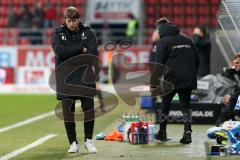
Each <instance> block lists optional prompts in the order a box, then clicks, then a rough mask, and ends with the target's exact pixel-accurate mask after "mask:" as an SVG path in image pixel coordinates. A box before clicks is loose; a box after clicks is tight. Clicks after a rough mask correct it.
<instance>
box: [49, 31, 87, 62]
mask: <svg viewBox="0 0 240 160" xmlns="http://www.w3.org/2000/svg"><path fill="white" fill-rule="evenodd" d="M52 48H53V50H54V53H55V55H56V56H57V57H58V58H60V59H61V60H66V59H68V58H70V57H73V56H76V55H78V54H80V53H82V51H83V46H82V45H81V43H75V44H71V45H63V43H62V41H61V40H60V35H59V34H58V33H57V32H54V33H53V35H52Z"/></svg>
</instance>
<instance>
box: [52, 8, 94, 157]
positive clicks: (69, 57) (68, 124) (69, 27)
mask: <svg viewBox="0 0 240 160" xmlns="http://www.w3.org/2000/svg"><path fill="white" fill-rule="evenodd" d="M64 16H65V23H64V24H63V25H62V26H60V27H59V28H57V29H56V30H55V32H54V33H53V35H52V48H53V50H54V53H55V59H56V83H57V99H58V100H61V102H62V109H63V118H64V125H65V128H66V132H67V136H68V140H69V143H70V148H69V150H68V152H69V153H77V152H78V151H79V146H78V141H77V139H76V129H75V127H76V124H75V119H74V113H75V101H76V100H81V107H82V110H83V112H84V134H85V143H84V146H85V148H86V149H87V150H88V152H90V153H96V152H97V150H96V148H95V147H94V145H93V143H92V135H93V129H94V122H95V116H94V100H93V97H94V94H92V95H91V94H87V95H86V96H85V95H76V94H69V92H67V91H66V93H64V92H65V91H64V87H66V84H67V85H72V86H75V88H76V89H77V87H78V86H85V87H86V91H87V88H88V87H89V88H92V89H95V88H96V84H95V81H94V79H93V78H92V81H90V82H91V83H90V82H87V81H88V80H89V78H87V79H86V81H84V78H86V77H85V76H86V74H85V73H88V72H94V68H92V66H91V67H89V68H88V67H86V66H81V64H79V66H77V67H76V68H75V70H73V71H72V72H70V73H69V75H65V77H61V74H62V73H63V70H64V69H65V68H64V67H63V70H59V69H58V68H60V67H62V66H64V65H65V66H67V65H66V63H68V64H69V61H74V59H77V58H78V56H79V55H86V56H88V55H92V56H93V57H94V56H95V57H97V56H98V43H97V39H96V36H95V34H94V32H93V31H92V30H91V28H90V27H87V26H84V25H83V24H82V23H81V22H80V14H79V11H78V10H77V9H76V8H75V7H68V8H66V10H65V12H64ZM83 58H84V57H83ZM72 65H76V64H72ZM70 66H71V64H70ZM68 67H69V66H68ZM86 70H87V72H86ZM62 79H64V84H62V83H60V82H61V80H62ZM66 90H67V89H66ZM86 113H87V114H88V115H86ZM86 117H88V118H86Z"/></svg>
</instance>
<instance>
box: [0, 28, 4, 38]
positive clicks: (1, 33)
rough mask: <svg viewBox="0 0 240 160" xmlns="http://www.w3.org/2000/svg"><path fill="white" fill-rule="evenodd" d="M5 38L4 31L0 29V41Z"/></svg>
mask: <svg viewBox="0 0 240 160" xmlns="http://www.w3.org/2000/svg"><path fill="white" fill-rule="evenodd" d="M3 38H5V31H4V30H3V29H1V28H0V39H3Z"/></svg>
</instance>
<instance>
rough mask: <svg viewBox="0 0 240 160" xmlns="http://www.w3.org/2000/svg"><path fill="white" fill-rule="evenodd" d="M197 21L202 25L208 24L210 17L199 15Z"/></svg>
mask: <svg viewBox="0 0 240 160" xmlns="http://www.w3.org/2000/svg"><path fill="white" fill-rule="evenodd" d="M197 23H198V25H201V26H205V25H208V19H207V17H206V16H200V17H197Z"/></svg>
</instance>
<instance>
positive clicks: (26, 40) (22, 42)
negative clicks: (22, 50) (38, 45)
mask: <svg viewBox="0 0 240 160" xmlns="http://www.w3.org/2000/svg"><path fill="white" fill-rule="evenodd" d="M19 44H20V45H29V44H30V41H29V39H28V38H21V39H20V42H19Z"/></svg>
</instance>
